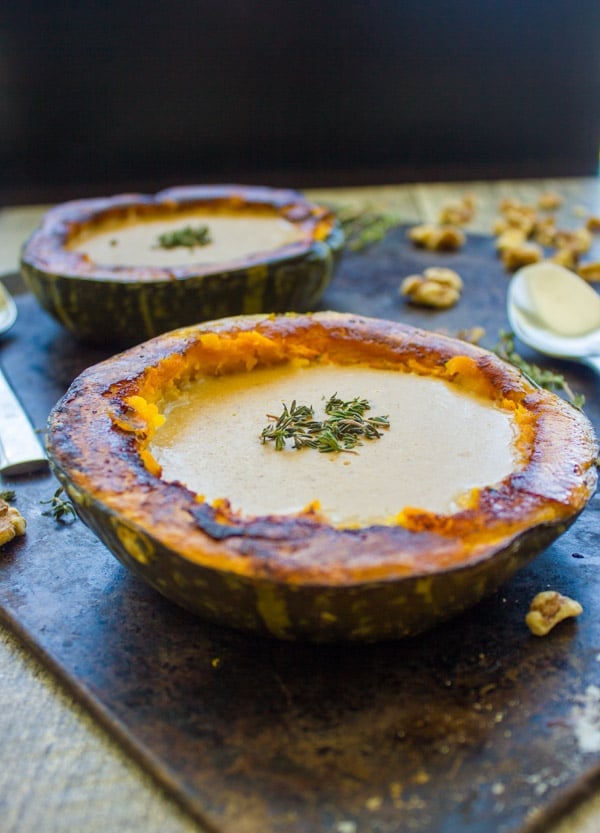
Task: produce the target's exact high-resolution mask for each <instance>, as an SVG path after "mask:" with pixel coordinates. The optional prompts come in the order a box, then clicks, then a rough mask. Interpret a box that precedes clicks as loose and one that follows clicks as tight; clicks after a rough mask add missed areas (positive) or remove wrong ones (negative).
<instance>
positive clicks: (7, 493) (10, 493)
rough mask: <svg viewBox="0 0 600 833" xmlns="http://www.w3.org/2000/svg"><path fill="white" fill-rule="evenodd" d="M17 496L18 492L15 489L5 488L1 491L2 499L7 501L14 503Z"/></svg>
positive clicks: (0, 496) (0, 497)
mask: <svg viewBox="0 0 600 833" xmlns="http://www.w3.org/2000/svg"><path fill="white" fill-rule="evenodd" d="M16 496H17V493H16V492H15V491H14V490H13V489H3V490H2V491H0V500H4V501H6V503H12V502H13V500H14V499H15V498H16Z"/></svg>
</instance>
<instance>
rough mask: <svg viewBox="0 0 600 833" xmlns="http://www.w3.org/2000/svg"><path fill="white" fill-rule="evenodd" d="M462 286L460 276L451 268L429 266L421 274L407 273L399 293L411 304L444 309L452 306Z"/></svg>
mask: <svg viewBox="0 0 600 833" xmlns="http://www.w3.org/2000/svg"><path fill="white" fill-rule="evenodd" d="M462 288H463V282H462V278H461V277H460V275H459V274H458V272H455V271H454V270H453V269H446V268H445V267H443V266H431V267H430V268H428V269H425V270H424V272H423V274H422V275H408V276H407V277H406V278H404V280H403V281H402V283H401V284H400V294H401V295H404V296H405V297H406V298H408V300H409V301H411V303H413V304H420V305H421V306H424V307H435V308H437V309H445V308H447V307H451V306H454V304H456V302H457V301H458V300H459V298H460V293H461V290H462Z"/></svg>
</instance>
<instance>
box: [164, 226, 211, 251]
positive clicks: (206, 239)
mask: <svg viewBox="0 0 600 833" xmlns="http://www.w3.org/2000/svg"><path fill="white" fill-rule="evenodd" d="M210 242H211V236H210V231H209V228H208V226H197V227H196V228H192V226H185V227H184V228H180V229H175V231H167V232H165V233H164V234H160V235H159V236H158V243H157V248H159V249H177V248H183V247H186V248H188V249H193V248H194V247H195V246H207V245H208V244H209V243H210Z"/></svg>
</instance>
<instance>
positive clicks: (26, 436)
mask: <svg viewBox="0 0 600 833" xmlns="http://www.w3.org/2000/svg"><path fill="white" fill-rule="evenodd" d="M47 466H48V458H47V457H46V452H45V451H44V448H43V446H42V443H41V442H40V438H39V436H38V435H37V434H36V432H35V430H34V428H33V426H32V424H31V422H30V421H29V417H28V416H27V414H26V413H25V411H24V409H23V406H22V405H21V403H20V402H19V400H18V399H17V397H16V395H15V392H14V391H13V389H12V388H11V386H10V384H9V383H8V380H7V379H6V377H5V375H4V374H3V373H2V370H0V473H2V474H4V475H9V476H11V475H19V474H29V473H30V472H34V471H40V470H41V469H43V468H47Z"/></svg>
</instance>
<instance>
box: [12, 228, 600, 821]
mask: <svg viewBox="0 0 600 833" xmlns="http://www.w3.org/2000/svg"><path fill="white" fill-rule="evenodd" d="M434 263H440V264H444V265H452V266H454V267H455V268H457V269H458V270H459V271H460V272H461V274H462V276H463V278H464V280H465V285H466V286H465V291H464V295H463V298H462V300H461V302H460V304H459V305H458V306H456V307H455V308H453V309H452V310H449V311H445V312H437V313H436V312H434V313H427V312H423V311H418V310H415V309H411V308H409V307H407V306H406V305H405V304H404V302H403V301H402V299H401V298H399V297H398V293H397V288H398V285H399V283H400V280H401V278H402V277H404V276H405V275H406V274H409V273H411V272H414V271H420V270H421V269H422V268H424V267H425V266H427V265H431V264H434ZM507 281H508V277H507V275H506V273H505V272H504V270H503V269H502V267H501V265H500V264H499V263H498V261H497V259H496V256H495V254H494V249H493V242H492V241H491V240H490V239H488V238H485V237H477V236H470V237H469V240H468V243H467V245H466V247H465V249H464V250H463V251H461V252H460V253H457V254H452V255H433V254H431V253H425V252H422V251H417V250H414V249H412V248H411V247H410V245H408V244H407V242H406V239H405V235H404V231H403V230H402V229H399V230H397V231H395V232H393V233H391V234H390V235H389V237H388V238H387V239H386V241H385V242H384V243H382V244H379V245H377V246H376V247H374V248H372V249H371V250H370V251H368V252H365V253H363V254H354V255H347V256H346V257H345V259H344V261H343V263H342V266H341V268H340V270H339V272H338V274H337V276H336V278H335V280H334V282H333V284H332V285H331V287H330V289H329V290H328V292H327V294H326V296H325V299H324V303H323V307H324V308H325V307H329V308H332V309H339V310H350V311H358V312H361V313H363V314H368V315H378V316H382V317H387V318H395V319H403V320H406V321H409V322H412V323H416V324H419V325H424V326H428V327H430V328H434V329H444V330H446V331H449V332H455V331H456V330H458V329H460V328H463V327H468V326H472V325H474V324H480V325H483V326H484V327H485V328H486V331H487V335H486V338H485V339H484V344H486V345H487V346H493V345H494V344H495V342H496V340H497V334H498V331H499V330H500V329H501V328H503V327H506V326H507V324H506V319H505V309H504V299H505V291H506V286H507ZM10 284H11V282H10V281H9V285H10ZM19 311H20V318H19V321H18V323H17V325H16V327H15V329H14V331H13V332H12V334H11V335H10V337H9V338H7V339H6V341H5V343H4V344H3V345H2V347H1V353H0V357H1V359H2V362H3V365H4V367H5V370H6V372H7V374H8V375H9V376H10V378H11V379H12V381H13V382H14V383H15V385H16V387H17V388H18V390H19V393H20V395H21V397H22V399H23V401H24V402H25V404H26V406H27V408H28V409H29V411H30V413H31V415H32V417H33V420H34V422H35V424H36V425H38V426H42V425H43V424H44V422H45V419H46V416H47V413H48V411H49V409H50V408H51V406H52V405H53V404H54V402H55V401H56V399H57V398H58V397H59V396H60V395H61V393H62V392H63V391H64V389H65V388H66V386H67V385H68V383H69V382H70V381H71V379H72V378H73V377H74V376H75V375H76V374H77V373H78V372H79V371H80V370H81V369H83V368H84V367H85V366H86V365H89V364H91V363H93V362H95V361H98V360H99V359H101V358H103V356H104V354H103V353H101V352H99V351H94V350H90V349H87V348H84V347H82V346H80V345H78V344H76V343H75V342H74V341H73V340H72V339H71V338H70V336H68V335H67V334H65V333H64V332H62V331H61V330H60V329H59V328H58V327H57V326H56V325H55V324H54V323H53V322H52V321H51V320H50V319H49V318H48V317H47V316H46V315H45V314H44V313H42V312H41V311H40V310H39V309H38V307H37V305H36V303H35V302H34V300H33V299H32V298H31V297H30V296H28V295H22V296H21V297H20V298H19ZM523 353H524V354H525V355H529V356H530V355H531V354H529V353H527V351H526V350H525V349H524V350H523ZM553 366H554V367H558V368H559V369H561V370H562V371H563V372H565V373H566V374H567V376H568V379H569V380H570V382H571V384H572V385H573V387H574V388H576V389H577V390H578V391H581V392H583V393H585V394H586V396H587V398H588V407H587V409H586V410H587V412H588V413H589V415H590V417H591V418H592V419H593V421H594V422H595V424H596V426H600V408H599V397H598V379H597V378H596V377H594V376H593V374H592V373H591V372H589V371H587V370H586V369H585V368H583V367H578V366H574V365H561V364H560V363H557V362H553ZM450 441H451V438H450ZM7 486H11V487H13V488H15V489H16V492H17V503H16V505H17V506H18V507H19V509H20V510H21V511H22V513H23V514H24V515H25V516H26V517H27V519H28V532H27V536H26V537H25V538H24V539H21V540H18V541H15V542H13V543H12V544H10V545H8V546H6V547H4V548H3V550H2V552H1V553H0V612H1V616H2V621H3V622H4V623H5V624H7V625H8V626H9V627H11V628H12V629H13V630H14V631H15V632H16V633H17V634H18V635H20V636H21V638H22V639H23V640H24V641H25V642H26V643H27V644H28V645H29V646H30V647H31V648H32V649H33V650H34V651H35V652H36V653H37V654H38V655H39V656H41V657H42V658H43V659H44V661H45V662H46V663H47V664H48V665H49V666H50V667H51V668H52V669H53V670H54V671H55V672H56V673H57V674H58V675H59V676H60V677H61V678H62V679H63V680H64V681H65V682H66V684H67V685H68V687H69V688H70V689H71V690H72V691H73V692H75V694H76V695H77V696H78V697H79V698H80V700H81V701H83V702H84V703H85V704H86V706H87V707H88V708H89V709H91V711H92V712H93V713H94V714H95V715H96V716H97V717H98V718H99V719H100V720H101V721H102V722H103V723H104V725H105V726H106V727H108V729H109V730H110V731H111V733H113V734H114V735H116V736H117V737H118V738H119V739H120V740H121V741H122V742H123V743H124V744H125V745H126V747H127V748H128V749H129V751H130V752H131V753H132V754H133V755H135V757H137V759H138V760H140V761H141V762H142V763H143V764H144V765H145V766H146V767H147V768H148V769H149V770H150V771H151V772H152V773H153V774H154V775H155V776H156V778H157V779H158V781H159V782H160V783H162V784H163V785H164V786H166V787H167V788H168V789H169V790H170V791H171V792H172V793H173V794H174V795H175V796H176V797H177V798H178V799H179V800H180V801H181V803H182V804H183V806H185V807H186V808H187V809H188V811H189V812H190V813H191V814H192V815H194V816H195V817H196V818H198V819H199V820H201V821H203V822H205V823H206V824H208V825H209V826H210V827H211V828H212V829H214V830H216V831H220V833H234V832H235V833H283V831H285V833H309V831H310V833H362V832H363V831H369V832H371V831H373V832H374V833H392V831H417V832H418V833H419V832H420V833H425V832H426V833H455V832H456V833H459V831H460V833H493V831H525V830H527V831H532V830H544V829H545V827H546V826H547V823H548V820H549V819H550V818H551V817H555V816H556V815H557V814H559V813H560V812H561V811H562V810H563V809H564V808H566V807H568V806H570V804H571V803H572V802H573V800H574V799H575V798H576V797H579V796H581V795H582V794H583V793H584V792H585V791H586V790H587V789H588V788H590V787H591V786H592V784H594V782H595V781H596V780H597V777H598V775H599V773H600V766H599V765H600V742H599V740H598V735H596V734H595V733H594V732H598V731H600V692H599V690H598V686H600V617H599V616H598V610H599V608H598V602H597V599H598V598H599V597H600V571H599V570H598V562H599V561H600V552H599V551H598V546H597V530H598V521H599V514H600V500H599V497H598V496H596V497H595V498H594V499H593V500H592V502H591V504H590V506H589V507H588V508H587V509H586V511H585V512H584V513H583V515H582V516H581V517H580V518H579V519H578V521H577V522H576V524H575V525H574V526H573V527H572V529H571V530H570V531H569V532H568V533H567V534H566V535H565V536H563V538H562V539H561V540H560V541H559V542H557V543H556V544H555V545H553V546H552V547H550V548H549V549H548V550H547V551H546V552H545V553H544V554H543V555H542V556H540V557H539V558H538V559H537V560H536V561H535V562H534V563H533V564H532V565H530V566H529V567H528V568H526V569H524V570H523V571H521V572H520V573H519V574H518V575H517V576H515V577H514V578H513V579H512V580H511V581H510V582H509V583H508V584H507V585H506V586H505V587H504V588H502V590H501V591H500V592H498V593H497V594H496V595H495V596H493V597H492V598H490V599H489V600H486V601H484V602H482V603H481V604H480V605H479V606H477V607H476V608H474V609H473V610H471V611H470V612H468V613H466V614H464V615H462V616H461V617H459V618H457V619H455V620H454V621H452V622H451V623H449V624H446V625H444V626H442V627H440V628H437V629H436V630H435V631H432V632H430V633H429V634H426V635H424V636H422V637H419V638H418V639H412V640H406V641H401V642H395V643H387V644H379V645H366V646H352V645H341V646H329V647H316V646H311V645H298V644H287V643H280V642H276V641H270V640H265V639H258V638H254V637H251V636H246V635H244V634H241V633H237V632H234V631H231V630H226V629H220V628H217V627H215V626H212V625H208V624H205V623H203V622H202V621H200V620H198V619H195V618H194V617H192V616H191V615H189V614H187V613H186V612H184V611H182V610H179V609H178V608H176V607H175V606H173V605H172V604H170V603H169V602H167V601H165V600H163V599H162V598H161V597H159V596H158V595H157V594H156V593H155V592H154V591H152V590H151V589H149V588H147V587H146V586H145V585H143V584H142V583H141V582H140V581H139V580H138V579H137V578H135V577H133V576H131V575H129V574H128V573H127V572H126V571H125V570H124V569H123V568H122V567H121V566H120V565H119V564H118V563H117V562H116V561H115V560H114V559H113V558H112V556H111V555H110V554H109V553H108V552H107V550H106V549H105V548H104V547H103V545H101V544H100V543H99V542H98V541H97V540H96V538H95V537H94V536H93V535H92V534H91V533H90V532H89V531H88V530H87V529H86V528H85V527H84V526H83V525H82V524H81V523H80V522H79V521H77V522H75V523H74V524H72V525H70V526H63V525H61V524H58V523H56V522H55V521H54V520H52V519H51V518H50V517H48V516H46V515H44V514H43V511H44V510H45V509H46V508H47V507H46V506H45V505H44V504H42V503H41V501H43V500H47V499H49V498H50V497H51V495H52V493H53V492H54V489H55V488H56V484H55V481H54V480H53V478H52V477H51V475H50V474H42V475H37V476H35V477H27V478H23V479H19V480H16V481H15V480H12V481H10V482H8V481H7V480H5V481H4V482H3V487H4V488H6V487H7ZM548 588H551V589H557V590H560V591H561V592H563V593H566V594H569V595H572V596H573V597H575V598H576V599H578V600H579V601H580V602H581V603H582V604H583V606H584V614H583V615H582V616H581V617H580V618H579V619H578V620H577V621H568V622H565V623H563V624H562V625H560V626H559V627H558V628H557V629H556V630H555V631H553V632H552V633H551V634H550V635H549V636H547V637H545V638H543V639H540V638H536V637H534V636H532V635H530V633H529V631H528V630H527V628H526V627H525V625H524V616H525V613H526V611H527V609H528V606H529V602H530V600H531V598H532V597H533V596H534V595H535V594H536V593H537V592H539V591H540V590H544V589H548Z"/></svg>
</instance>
